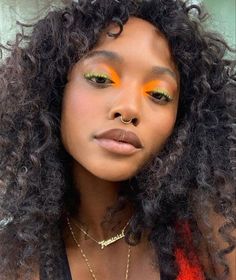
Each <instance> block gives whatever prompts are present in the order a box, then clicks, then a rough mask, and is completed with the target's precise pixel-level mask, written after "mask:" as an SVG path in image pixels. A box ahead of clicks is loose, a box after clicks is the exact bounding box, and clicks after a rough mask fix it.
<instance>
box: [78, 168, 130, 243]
mask: <svg viewBox="0 0 236 280" xmlns="http://www.w3.org/2000/svg"><path fill="white" fill-rule="evenodd" d="M73 179H74V186H75V188H76V190H77V191H78V192H79V197H80V202H79V203H78V205H79V206H78V209H76V214H75V215H74V216H73V219H74V220H75V221H76V222H77V223H79V224H80V225H81V226H82V227H83V228H85V229H86V230H87V231H88V233H90V234H91V235H93V237H94V238H96V239H97V240H103V239H107V238H110V237H111V236H114V235H116V234H117V233H120V232H121V230H122V229H123V228H124V226H125V225H126V224H127V222H128V220H129V219H130V217H131V215H132V208H131V206H130V205H127V206H126V207H125V208H124V209H123V210H122V211H119V212H117V214H116V215H115V216H113V217H112V220H111V221H109V223H104V218H105V219H106V220H107V221H108V219H109V217H108V216H106V214H107V209H108V208H110V207H112V206H114V204H115V203H116V202H117V200H118V192H119V190H120V189H121V188H122V187H125V184H124V182H123V183H122V182H109V181H105V180H102V179H100V178H97V177H96V176H94V175H92V174H91V173H89V172H88V171H87V170H86V169H84V168H83V167H82V166H81V165H78V164H74V166H73Z"/></svg>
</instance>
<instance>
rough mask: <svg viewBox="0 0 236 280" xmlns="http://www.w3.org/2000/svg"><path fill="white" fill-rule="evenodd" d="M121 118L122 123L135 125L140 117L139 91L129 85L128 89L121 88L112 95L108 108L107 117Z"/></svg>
mask: <svg viewBox="0 0 236 280" xmlns="http://www.w3.org/2000/svg"><path fill="white" fill-rule="evenodd" d="M119 118H121V120H123V121H124V122H123V123H127V124H128V123H132V124H133V125H134V126H137V125H138V124H139V123H140V118H141V93H139V92H138V90H137V88H135V87H131V86H129V89H128V90H125V89H121V90H120V91H119V92H118V93H116V94H115V97H113V99H112V102H111V106H110V110H109V119H110V120H112V119H119Z"/></svg>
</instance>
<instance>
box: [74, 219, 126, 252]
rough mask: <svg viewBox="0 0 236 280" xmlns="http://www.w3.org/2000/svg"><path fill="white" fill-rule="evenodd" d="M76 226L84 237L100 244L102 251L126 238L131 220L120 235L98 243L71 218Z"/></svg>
mask: <svg viewBox="0 0 236 280" xmlns="http://www.w3.org/2000/svg"><path fill="white" fill-rule="evenodd" d="M70 219H71V220H72V221H73V223H74V225H75V226H76V227H77V228H78V229H79V230H80V231H81V232H83V234H84V235H86V236H88V237H89V238H90V239H91V240H93V241H94V242H96V243H97V244H99V245H100V246H101V249H104V248H105V247H107V246H108V245H110V244H112V243H114V242H116V241H118V240H120V239H122V238H123V237H125V229H126V228H127V226H128V224H129V222H130V220H129V221H128V222H127V224H126V225H125V226H124V228H123V229H122V230H121V233H120V234H117V235H115V236H113V237H111V238H109V239H107V240H101V241H97V240H96V239H95V238H93V237H92V236H91V235H89V234H88V233H87V232H86V231H85V230H84V229H83V228H82V227H81V226H80V225H78V224H77V223H76V222H75V220H74V219H72V218H70Z"/></svg>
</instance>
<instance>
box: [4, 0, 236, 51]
mask: <svg viewBox="0 0 236 280" xmlns="http://www.w3.org/2000/svg"><path fill="white" fill-rule="evenodd" d="M68 1H70V0H20V1H19V0H0V43H2V44H6V42H7V41H8V40H13V39H14V38H15V35H16V33H17V30H20V29H19V27H18V26H17V25H16V20H18V21H20V22H24V23H33V22H35V20H36V19H37V18H38V17H39V16H40V17H43V16H44V15H46V14H47V13H48V12H49V11H50V10H52V9H55V8H57V7H62V6H63V5H64V4H65V3H67V2H68ZM97 1H99V0H97ZM111 1H112V0H111ZM192 2H193V3H194V2H203V3H204V5H205V6H206V7H207V10H208V11H209V13H210V14H211V15H212V16H211V18H210V20H209V21H208V23H207V26H208V29H210V30H217V31H218V32H219V33H221V34H222V35H223V36H224V38H225V39H226V40H227V42H228V43H229V44H230V46H231V47H234V48H236V17H235V11H236V0H224V1H222V0H202V1H201V0H192Z"/></svg>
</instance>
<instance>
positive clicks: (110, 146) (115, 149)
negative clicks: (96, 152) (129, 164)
mask: <svg viewBox="0 0 236 280" xmlns="http://www.w3.org/2000/svg"><path fill="white" fill-rule="evenodd" d="M94 140H95V142H96V143H97V144H98V145H99V146H100V147H102V148H104V149H106V150H107V151H109V152H112V153H115V154H120V155H132V154H134V153H135V152H137V151H139V150H140V149H138V148H135V147H134V146H133V145H131V144H128V143H123V142H118V141H115V140H111V139H105V138H100V139H96V138H95V139H94Z"/></svg>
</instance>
